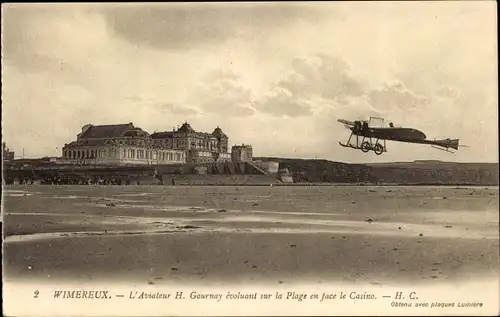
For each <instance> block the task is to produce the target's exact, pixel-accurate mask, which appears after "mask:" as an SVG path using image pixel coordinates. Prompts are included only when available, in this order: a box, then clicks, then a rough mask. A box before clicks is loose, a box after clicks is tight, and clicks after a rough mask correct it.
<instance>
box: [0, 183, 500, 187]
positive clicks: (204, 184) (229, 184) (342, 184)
mask: <svg viewBox="0 0 500 317" xmlns="http://www.w3.org/2000/svg"><path fill="white" fill-rule="evenodd" d="M30 186H47V187H49V186H59V187H64V186H71V187H76V186H87V187H88V186H93V187H139V186H148V187H179V186H197V187H202V186H211V187H214V186H224V187H228V186H238V187H245V186H252V187H254V186H264V187H274V186H288V187H308V186H309V187H311V186H315V187H446V188H499V186H500V184H487V183H485V184H475V183H469V184H467V183H466V184H439V183H409V184H404V183H403V184H401V183H379V184H375V183H218V184H214V183H209V182H207V183H191V184H186V183H181V182H179V183H176V184H175V185H170V184H163V185H162V184H139V185H137V184H130V185H96V184H92V185H82V184H9V185H5V184H4V185H3V186H2V187H3V188H9V187H10V188H14V187H30Z"/></svg>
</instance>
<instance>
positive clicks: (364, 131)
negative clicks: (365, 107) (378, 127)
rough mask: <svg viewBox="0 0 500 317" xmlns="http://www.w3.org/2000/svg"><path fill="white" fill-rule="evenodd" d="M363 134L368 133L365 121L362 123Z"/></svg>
mask: <svg viewBox="0 0 500 317" xmlns="http://www.w3.org/2000/svg"><path fill="white" fill-rule="evenodd" d="M362 131H363V133H367V132H368V122H367V121H363V129H362Z"/></svg>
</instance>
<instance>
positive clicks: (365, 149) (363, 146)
mask: <svg viewBox="0 0 500 317" xmlns="http://www.w3.org/2000/svg"><path fill="white" fill-rule="evenodd" d="M370 150H371V145H370V143H368V142H367V141H365V142H363V143H362V144H361V151H363V152H365V153H367V152H368V151H370Z"/></svg>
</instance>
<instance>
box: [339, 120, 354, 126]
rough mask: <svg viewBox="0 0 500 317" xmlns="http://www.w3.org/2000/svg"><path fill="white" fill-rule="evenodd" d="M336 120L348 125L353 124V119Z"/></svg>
mask: <svg viewBox="0 0 500 317" xmlns="http://www.w3.org/2000/svg"><path fill="white" fill-rule="evenodd" d="M337 121H338V122H340V123H343V124H346V125H349V126H354V121H350V120H345V119H338V120H337Z"/></svg>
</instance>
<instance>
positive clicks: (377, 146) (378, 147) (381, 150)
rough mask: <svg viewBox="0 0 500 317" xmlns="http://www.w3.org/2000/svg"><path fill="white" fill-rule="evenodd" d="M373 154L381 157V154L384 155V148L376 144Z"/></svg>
mask: <svg viewBox="0 0 500 317" xmlns="http://www.w3.org/2000/svg"><path fill="white" fill-rule="evenodd" d="M373 152H375V154H377V155H380V154H382V153H384V147H383V146H382V145H381V144H380V143H377V144H375V147H374V148H373Z"/></svg>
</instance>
